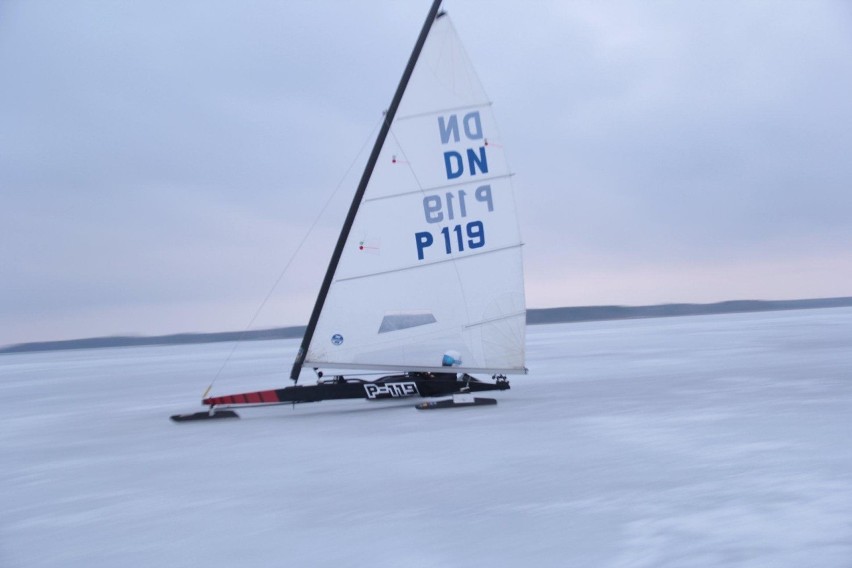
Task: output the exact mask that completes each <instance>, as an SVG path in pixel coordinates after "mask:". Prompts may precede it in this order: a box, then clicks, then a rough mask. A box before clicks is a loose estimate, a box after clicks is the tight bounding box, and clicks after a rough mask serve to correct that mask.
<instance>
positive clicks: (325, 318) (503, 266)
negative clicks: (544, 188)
mask: <svg viewBox="0 0 852 568" xmlns="http://www.w3.org/2000/svg"><path fill="white" fill-rule="evenodd" d="M510 176H511V173H510V171H509V169H508V165H507V162H506V159H505V157H504V154H503V146H502V140H500V139H499V135H498V133H497V129H496V125H495V122H494V118H493V116H492V112H491V107H490V101H489V100H488V98H487V96H486V94H485V92H484V90H483V89H482V86H481V85H480V82H479V79H478V77H477V76H476V73H475V72H474V70H473V67H472V66H471V64H470V61H469V60H468V57H467V55H466V53H465V51H464V48H463V47H462V45H461V43H460V41H459V38H458V36H457V34H456V31H455V29H454V27H453V25H452V23H451V22H450V19H449V18H448V17H447V16H445V15H444V16H440V17H439V18H438V19H437V20H436V21H435V22H434V23H433V26H432V29H431V31H430V33H429V36H428V37H427V39H426V42H425V44H424V46H423V50H422V52H421V54H420V57H419V59H418V61H417V63H416V65H415V67H414V70H413V72H412V75H411V78H410V80H409V83H408V86H407V89H406V91H405V94H404V95H403V98H402V100H401V102H400V106H399V109H398V111H397V113H396V116H395V118H394V121H393V123H392V125H391V129H390V134H389V136H388V137H387V139H386V141H385V144H384V146H383V147H382V150H381V153H380V155H379V160H378V162H377V164H376V166H375V169H374V170H373V174H372V176H371V177H370V181H369V184H368V186H367V189H366V192H365V194H364V198H363V200H362V201H361V204H360V207H359V208H358V211H357V215H356V217H355V220H354V223H353V225H352V229H351V232H350V233H349V237H348V240H347V242H346V245H345V247H344V249H343V252H342V256H341V258H340V261H339V263H338V264H337V267H336V270H335V272H334V277H333V280H332V283H331V286H330V288H329V291H328V294H327V296H326V298H325V303H324V305H323V309H322V312H321V314H320V316H319V319H318V321H317V325H316V328H315V330H314V334H313V337H312V339H311V342H310V345H309V346H308V349H307V354H306V357H305V360H304V362H303V366H306V367H334V368H340V369H394V370H400V371H416V370H441V368H442V357H443V355H444V354H445V353H446V352H455V354H456V355H457V356H456V357H455V358H456V359H457V360H460V363H459V364H457V365H456V366H455V369H454V370H459V371H471V372H473V371H479V372H491V373H523V372H525V369H524V341H525V339H524V333H525V320H526V306H525V301H524V282H523V266H522V258H521V238H520V233H519V230H518V222H517V217H516V212H515V200H514V196H513V192H512V184H511V177H510Z"/></svg>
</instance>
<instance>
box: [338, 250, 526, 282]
mask: <svg viewBox="0 0 852 568" xmlns="http://www.w3.org/2000/svg"><path fill="white" fill-rule="evenodd" d="M522 246H524V244H523V243H518V244H516V245H508V246H505V247H500V248H497V249H492V250H485V251H482V252H473V253H469V254H466V255H464V256H462V257H452V258H448V259H445V260H436V261H432V262H427V263H424V264H415V265H412V266H404V267H402V268H394V269H393V270H384V271H382V272H372V273H370V274H360V275H358V276H347V277H346V278H338V279H336V280H335V282H346V281H347V280H358V279H361V278H372V277H373V276H383V275H385V274H393V273H394V272H403V271H405V270H414V269H417V268H425V267H427V266H435V265H436V264H445V263H447V262H458V261H460V260H465V259H467V258H473V257H475V256H482V255H485V254H493V253H495V252H501V251H504V250H511V249H515V248H521V247H522Z"/></svg>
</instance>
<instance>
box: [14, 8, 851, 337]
mask: <svg viewBox="0 0 852 568" xmlns="http://www.w3.org/2000/svg"><path fill="white" fill-rule="evenodd" d="M427 5H428V2H425V1H422V2H418V3H416V4H415V5H407V4H402V3H396V2H390V1H388V2H378V3H369V4H361V3H358V4H354V3H353V4H349V3H328V4H325V3H314V2H291V3H279V2H248V3H241V4H232V3H225V2H185V3H178V4H175V3H170V2H145V3H133V2H67V3H39V2H23V1H17V2H16V1H12V2H6V3H4V4H2V6H0V77H2V78H3V83H2V85H0V196H2V202H3V207H2V209H0V226H2V229H0V230H2V240H0V258H2V267H3V278H2V282H0V312H2V319H3V320H4V325H3V330H2V331H3V333H2V334H0V343H9V342H16V341H27V340H38V339H55V338H67V337H78V336H81V335H91V334H108V333H112V332H117V331H138V332H142V333H151V332H155V331H156V332H165V331H183V330H200V331H203V330H214V329H230V328H239V327H241V326H242V325H244V324H245V322H246V321H247V320H248V318H249V317H250V316H251V313H252V312H253V309H254V308H253V307H254V306H256V304H257V303H258V302H259V301H260V300H261V299H262V298H263V297H264V295H265V293H266V291H267V290H268V287H269V286H271V284H272V282H274V281H275V279H276V277H277V275H278V274H279V272H280V270H281V269H282V268H283V266H284V264H285V263H286V262H287V259H288V258H289V256H290V254H292V252H293V251H294V250H295V246H296V244H297V243H298V241H299V240H300V239H301V238H302V236H303V235H304V234H305V232H306V231H307V229H308V227H309V226H310V225H311V224H312V223H313V221H314V218H315V217H316V215H317V213H318V212H319V210H320V208H321V207H322V205H323V203H324V202H325V200H326V199H327V197H328V196H329V195H330V194H331V193H332V190H333V189H334V188H335V187H336V186H337V185H338V183H339V182H340V180H341V177H342V176H343V175H344V173H345V172H346V169H347V168H348V166H349V165H350V163H351V162H352V161H353V159H355V158H356V155H357V153H358V150H359V148H361V147H362V145H363V144H364V142H365V140H366V139H367V138H368V137H369V136H370V133H371V132H372V131H373V129H374V127H375V125H376V123H377V122H378V120H379V117H380V113H381V110H382V109H383V108H384V105H386V104H387V103H388V102H389V99H390V96H391V94H392V91H393V88H394V87H395V84H396V81H397V79H398V76H399V73H400V72H401V69H402V67H403V66H404V63H405V60H406V58H407V56H408V53H409V52H410V49H411V45H412V43H413V40H414V36H415V35H416V32H417V30H418V29H419V26H420V24H421V23H422V22H421V20H422V17H423V15H424V14H425V12H426V8H427ZM446 9H447V10H448V11H449V12H450V14H451V15H452V16H453V19H454V21H455V23H456V26H457V28H458V29H459V31H460V33H461V35H462V37H463V38H464V40H465V44H466V46H467V48H468V51H469V52H470V55H471V57H472V59H473V61H474V62H475V64H476V66H477V68H478V70H479V73H480V76H481V78H482V80H483V83H484V84H485V86H486V89H487V90H488V92H489V93H490V94H491V96H492V97H493V98H494V100H495V111H496V113H497V118H498V120H499V121H500V123H501V128H502V137H504V138H505V141H506V146H507V149H508V152H509V157H510V159H511V162H512V165H513V167H514V169H515V171H516V172H517V177H516V189H517V191H518V193H519V196H520V198H519V202H520V206H521V216H522V228H523V232H524V235H525V240H526V243H527V247H526V249H525V254H526V261H527V268H528V270H527V280H528V296H529V297H528V302H529V304H530V305H532V306H545V305H552V304H554V303H556V304H569V305H570V304H580V303H644V302H648V301H666V300H678V301H690V300H691V301H705V300H715V299H729V298H735V297H743V296H744V295H745V294H749V295H758V296H760V297H764V298H783V297H794V296H824V295H842V294H849V293H852V290H850V289H849V288H848V285H847V284H846V282H849V277H850V276H852V260H850V258H849V254H848V252H847V251H848V250H850V245H852V223H849V221H848V219H849V218H850V213H852V192H850V191H849V185H850V180H852V165H850V164H852V162H850V160H849V159H848V157H847V154H848V152H849V148H852V129H850V128H849V125H850V124H852V102H850V101H852V96H850V94H852V17H850V10H849V9H848V7H847V6H846V4H844V3H842V2H815V3H808V4H802V3H798V2H774V3H764V2H747V3H743V2H715V3H709V2H707V3H688V4H683V3H674V2H673V3H659V4H652V5H643V4H634V3H623V2H613V3H605V4H601V3H563V2H549V3H545V2H541V3H534V4H532V5H529V4H524V3H516V4H508V3H506V4H504V3H495V2H458V3H456V2H447V4H446ZM362 159H363V157H362ZM357 169H358V168H357V167H356V168H355V171H354V172H350V174H349V176H348V178H347V179H346V182H345V183H344V184H343V186H342V189H341V191H340V195H339V196H338V198H337V199H336V200H335V202H334V205H333V206H332V209H331V211H330V212H329V213H327V214H326V215H325V216H324V217H323V218H322V219H321V220H320V223H319V228H318V232H317V234H316V236H315V237H314V238H312V239H311V240H309V243H308V246H307V247H306V249H305V250H304V252H303V254H302V255H301V256H300V257H298V258H297V260H296V262H295V263H294V268H293V270H292V271H291V272H290V273H288V274H287V276H286V278H285V280H284V284H283V285H282V287H281V290H279V292H278V293H277V294H276V296H275V297H274V298H273V300H272V307H271V308H269V309H270V310H271V312H269V313H268V314H266V313H265V314H264V316H263V319H262V321H263V322H266V323H268V324H270V325H276V324H284V323H302V322H303V321H304V319H305V318H306V317H307V313H308V312H309V310H310V304H311V302H312V295H313V294H314V291H315V287H316V282H317V280H318V278H320V277H321V273H322V271H323V270H324V269H325V265H326V258H327V255H328V250H329V247H330V244H331V242H332V241H333V238H334V231H335V230H336V229H335V227H336V224H337V222H338V219H339V218H340V215H341V214H342V213H341V212H342V211H343V210H344V208H345V206H346V201H347V199H348V197H347V195H348V194H349V193H350V192H351V188H352V187H354V183H355V180H356V179H357V175H358V173H359V172H358V171H357ZM815 259H820V260H818V261H817V260H815ZM787 273H796V274H805V275H806V276H803V277H797V278H795V279H786V280H787V282H786V283H785V281H784V279H781V278H778V277H777V275H778V274H787ZM714 274H727V275H728V276H729V278H728V279H727V280H726V279H724V278H719V279H714V278H713V275H714ZM711 281H712V282H711ZM703 282H707V284H706V285H705V284H702V283H703ZM726 282H727V284H726ZM602 283H604V284H602ZM291 299H297V301H290V300H291ZM217 314H218V315H217Z"/></svg>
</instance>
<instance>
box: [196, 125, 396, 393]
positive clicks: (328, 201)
mask: <svg viewBox="0 0 852 568" xmlns="http://www.w3.org/2000/svg"><path fill="white" fill-rule="evenodd" d="M383 120H384V116H383V117H382V118H381V119H380V120H379V121H378V122H377V123H376V125H375V126H374V127H373V130H372V131H371V132H370V134H369V136H368V137H367V138H366V139H365V140H364V143H363V144H362V145H361V149H360V150H358V153H357V154H356V155H355V158H354V159H353V160H352V162H351V163H350V164H349V167H348V168H346V172H344V174H343V176H342V177H341V178H340V181H339V182H338V183H337V186H336V187H335V188H334V191H333V192H331V195H329V197H328V199H326V201H325V204H324V205H323V206H322V209H320V212H319V213H318V214H317V216H316V217H315V218H314V221H313V223H311V226H310V227H308V230H307V232H306V233H305V235H304V236H303V237H302V240H301V241H300V242H299V244H298V246H296V249H295V250H294V251H293V254H292V255H290V258H289V260H287V263H286V264H285V265H284V268H283V269H282V270H281V272H280V273H279V274H278V278H276V279H275V282H273V284H272V287H270V289H269V292H267V293H266V297H264V298H263V301H262V302H261V303H260V305H259V306H258V307H257V309H256V310H255V312H254V315H252V317H251V319H250V320H249V322H248V325H246V327H245V329H243V330H242V331H241V332H240V335H239V336H238V337H237V339H236V340H235V341H234V344H233V346H232V347H231V351H230V352H229V353H228V356H227V357H225V360H224V361H223V362H222V365H221V366H220V367H219V370H218V371H216V374H215V375H214V376H213V380H211V381H210V385H209V386H208V387H207V390H205V391H204V394H203V395H201V398H202V400H203V399H205V398H207V395H208V394H210V391H211V390H212V389H213V384H214V383H215V382H216V381H217V380H218V379H219V377H220V376H221V374H222V371H223V370H224V369H225V367H226V366H227V365H228V363H229V362H230V361H231V358H232V357H233V356H234V353H235V352H236V351H237V347H239V345H240V344H241V343H242V341H243V337H244V336H245V334H246V333H247V332H248V331H249V330H250V329H251V327H252V326H253V325H254V322H255V321H256V320H257V318H258V316H260V313H261V312H262V311H263V308H264V307H265V306H266V304H267V302H269V299H270V298H271V297H272V294H273V293H274V292H275V289H276V288H277V287H278V284H280V283H281V280H283V279H284V275H285V274H286V273H287V271H288V269H289V268H290V265H291V264H293V261H294V260H295V259H296V256H298V254H299V252H301V250H302V247H303V246H304V245H305V243H306V242H307V240H308V237H310V236H311V234H312V233H313V232H314V229H315V228H316V226H317V225H318V224H319V220H320V219H321V218H322V216H323V215H324V214H325V211H326V210H327V209H328V207H329V205H331V202H332V201H333V200H334V197H335V196H336V195H337V193H338V191H340V188H341V187H342V186H343V182H344V181H346V178H347V177H349V172H351V171H352V168H353V167H355V164H356V163H357V162H358V158H359V157H360V156H361V155H362V154H363V153H364V148H366V147H367V145H368V144H369V143H370V142H371V141H372V140H373V137H374V135H375V133H376V130H378V128H379V126H380V125H381V123H382V121H383Z"/></svg>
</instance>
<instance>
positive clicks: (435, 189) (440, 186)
mask: <svg viewBox="0 0 852 568" xmlns="http://www.w3.org/2000/svg"><path fill="white" fill-rule="evenodd" d="M514 175H515V174H514V173H508V174H501V175H499V176H490V177H483V178H479V179H477V180H475V181H476V183H479V182H488V181H493V180H498V179H506V178H510V177H513V176H514ZM418 185H419V182H418ZM462 185H472V184H471V180H467V181H460V182H456V183H448V184H445V185H435V186H432V187H422V188H420V189H413V190H411V191H405V192H403V193H394V194H392V195H380V196H378V197H371V198H369V199H365V200H364V201H363V202H364V203H369V202H371V201H379V200H382V199H390V198H392V197H402V196H404V195H413V194H416V193H426V192H427V191H438V190H441V189H446V188H448V187H459V186H462Z"/></svg>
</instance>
